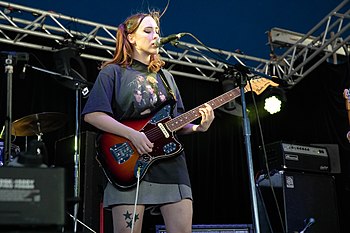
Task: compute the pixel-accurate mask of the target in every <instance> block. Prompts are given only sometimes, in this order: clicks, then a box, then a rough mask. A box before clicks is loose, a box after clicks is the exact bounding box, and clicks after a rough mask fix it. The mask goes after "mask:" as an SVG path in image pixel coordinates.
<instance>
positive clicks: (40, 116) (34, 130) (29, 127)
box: [12, 112, 67, 136]
mask: <svg viewBox="0 0 350 233" xmlns="http://www.w3.org/2000/svg"><path fill="white" fill-rule="evenodd" d="M66 121H67V117H66V115H65V114H63V113H59V112H43V113H37V114H32V115H28V116H25V117H22V118H20V119H18V120H15V121H14V122H12V135H15V136H34V135H40V134H42V133H48V132H51V131H54V130H57V129H59V128H61V127H62V126H63V125H64V124H65V123H66Z"/></svg>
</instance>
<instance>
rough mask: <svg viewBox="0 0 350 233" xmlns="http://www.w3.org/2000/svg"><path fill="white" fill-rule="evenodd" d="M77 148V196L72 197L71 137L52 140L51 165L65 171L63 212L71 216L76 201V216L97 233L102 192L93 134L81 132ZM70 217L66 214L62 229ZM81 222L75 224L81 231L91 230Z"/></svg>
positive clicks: (94, 134) (70, 221)
mask: <svg viewBox="0 0 350 233" xmlns="http://www.w3.org/2000/svg"><path fill="white" fill-rule="evenodd" d="M80 138H81V147H80V155H79V158H80V159H79V160H80V161H79V164H80V166H79V167H80V169H79V171H80V172H79V178H80V179H79V183H80V184H79V186H80V195H79V196H78V197H75V195H74V191H75V188H74V184H75V162H74V156H75V150H74V136H69V137H66V138H62V139H60V140H58V141H57V142H56V143H55V166H58V167H64V168H65V170H66V183H67V188H66V196H67V203H68V204H67V211H68V212H69V213H70V214H71V215H74V211H73V210H74V205H75V203H79V213H78V219H79V220H80V221H81V222H82V223H83V224H85V225H86V226H87V227H89V228H91V229H93V230H94V231H96V232H99V229H100V203H101V200H102V193H103V182H104V177H103V174H102V172H101V170H100V168H99V166H98V163H97V161H96V160H95V156H96V150H95V139H96V133H94V132H90V131H86V132H83V133H82V134H81V137H80ZM73 224H74V222H73V219H72V218H71V217H68V219H67V224H66V225H67V226H66V228H68V229H71V228H72V227H73ZM83 224H79V223H78V226H79V228H78V229H81V232H91V231H90V230H89V229H88V228H87V227H85V226H84V225H83Z"/></svg>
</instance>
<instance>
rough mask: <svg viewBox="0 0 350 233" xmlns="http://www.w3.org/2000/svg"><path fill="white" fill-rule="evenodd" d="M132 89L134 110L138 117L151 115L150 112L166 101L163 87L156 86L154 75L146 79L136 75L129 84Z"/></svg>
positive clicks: (149, 75)
mask: <svg viewBox="0 0 350 233" xmlns="http://www.w3.org/2000/svg"><path fill="white" fill-rule="evenodd" d="M129 85H130V86H131V87H132V88H133V95H134V99H133V102H134V108H135V110H136V111H137V112H139V114H140V115H145V114H149V113H151V110H152V109H154V108H155V107H157V106H159V105H160V104H161V103H163V102H164V101H166V100H167V97H166V92H165V89H164V87H163V85H158V80H157V78H156V74H154V73H151V74H148V75H147V76H146V77H144V76H142V75H138V76H137V77H136V78H135V79H134V81H132V82H131V83H130V84H129Z"/></svg>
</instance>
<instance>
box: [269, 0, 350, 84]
mask: <svg viewBox="0 0 350 233" xmlns="http://www.w3.org/2000/svg"><path fill="white" fill-rule="evenodd" d="M349 28H350V4H349V0H345V1H343V2H341V3H340V4H339V5H338V6H337V7H336V8H335V9H334V10H332V11H331V12H330V13H329V14H328V15H327V16H325V17H324V18H323V19H322V20H321V21H320V22H319V23H318V24H317V25H316V26H314V27H313V28H312V29H311V30H310V31H309V32H308V33H306V34H300V33H296V32H291V31H288V30H284V29H280V28H273V29H271V31H270V32H269V43H270V45H271V48H273V49H272V50H273V51H276V48H287V49H285V51H284V53H283V54H282V55H278V54H276V53H275V54H274V57H273V62H272V68H270V72H271V71H272V75H276V76H278V77H279V78H281V79H284V80H285V81H287V82H288V83H289V85H290V86H294V85H295V84H297V83H298V82H300V81H301V80H302V79H303V78H304V77H306V76H307V75H308V74H309V73H310V72H311V71H312V70H314V69H315V68H316V67H317V66H319V65H320V64H321V63H322V62H324V61H326V60H327V59H328V61H329V62H333V63H338V62H339V61H342V60H345V59H346V60H347V59H349V57H348V56H349V52H350V47H349V40H350V33H349V32H350V30H349ZM271 69H272V70H271Z"/></svg>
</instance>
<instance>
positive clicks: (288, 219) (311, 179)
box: [257, 171, 339, 233]
mask: <svg viewBox="0 0 350 233" xmlns="http://www.w3.org/2000/svg"><path fill="white" fill-rule="evenodd" d="M270 181H271V182H270ZM271 187H272V188H273V189H271ZM272 190H274V194H275V195H274V194H273V192H272ZM257 193H258V195H257V196H258V197H259V198H258V202H259V205H258V206H259V212H260V214H259V215H260V216H262V221H261V229H263V232H302V230H303V229H305V228H306V227H307V228H308V229H307V230H305V232H309V233H328V232H333V233H339V217H338V208H337V199H336V191H335V180H334V177H333V176H331V175H327V174H316V173H302V172H292V171H280V172H278V173H276V174H274V175H272V176H271V177H270V179H268V178H266V177H265V176H260V179H259V182H258V192H257ZM274 196H275V197H276V198H274ZM277 204H278V205H277ZM277 207H278V208H277ZM278 213H280V214H278ZM307 225H309V226H307Z"/></svg>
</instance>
